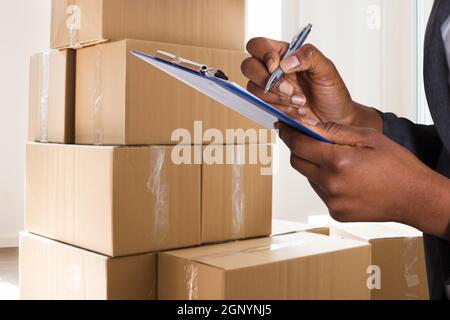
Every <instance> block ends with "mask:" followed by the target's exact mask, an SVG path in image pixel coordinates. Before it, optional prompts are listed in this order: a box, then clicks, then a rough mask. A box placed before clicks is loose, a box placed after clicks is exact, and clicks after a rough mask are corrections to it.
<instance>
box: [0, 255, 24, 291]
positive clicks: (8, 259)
mask: <svg viewBox="0 0 450 320" xmlns="http://www.w3.org/2000/svg"><path fill="white" fill-rule="evenodd" d="M18 271H19V250H18V249H17V248H15V249H0V300H15V299H18V298H19V274H18Z"/></svg>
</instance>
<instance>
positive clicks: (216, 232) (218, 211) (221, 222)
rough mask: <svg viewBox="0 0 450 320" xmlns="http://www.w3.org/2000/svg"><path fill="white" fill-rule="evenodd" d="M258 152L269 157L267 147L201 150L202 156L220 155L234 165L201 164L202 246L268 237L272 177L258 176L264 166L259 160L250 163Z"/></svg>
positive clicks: (227, 147) (270, 216) (242, 146)
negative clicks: (228, 158)
mask: <svg viewBox="0 0 450 320" xmlns="http://www.w3.org/2000/svg"><path fill="white" fill-rule="evenodd" d="M261 148H267V149H264V150H265V151H264V152H268V153H269V154H270V155H271V146H269V145H240V146H208V147H204V156H208V155H211V154H212V155H214V154H216V155H217V154H221V155H223V158H226V157H230V159H232V158H233V157H234V161H230V162H229V163H233V164H211V163H210V162H204V163H203V167H202V243H213V242H220V241H226V240H238V239H246V238H254V237H262V236H268V235H270V233H271V230H272V229H271V227H272V226H271V222H272V175H262V173H264V171H262V169H263V168H267V166H266V165H264V164H263V163H262V162H261V158H259V159H256V160H254V161H253V162H252V161H251V160H250V154H252V155H258V154H259V151H263V149H261ZM252 163H253V164H252ZM269 167H270V165H269ZM269 169H270V168H269Z"/></svg>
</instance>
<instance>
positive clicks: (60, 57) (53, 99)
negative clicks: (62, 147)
mask: <svg viewBox="0 0 450 320" xmlns="http://www.w3.org/2000/svg"><path fill="white" fill-rule="evenodd" d="M75 62H76V59H75V50H61V51H51V52H46V53H41V54H36V55H33V56H32V57H31V59H30V98H29V121H28V139H29V141H40V142H54V143H74V141H75Z"/></svg>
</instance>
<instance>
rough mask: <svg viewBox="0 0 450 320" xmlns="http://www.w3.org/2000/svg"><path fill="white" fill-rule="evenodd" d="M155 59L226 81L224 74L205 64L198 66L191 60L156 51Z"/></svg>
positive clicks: (198, 64)
mask: <svg viewBox="0 0 450 320" xmlns="http://www.w3.org/2000/svg"><path fill="white" fill-rule="evenodd" d="M155 57H156V58H158V59H160V60H163V61H166V62H169V63H172V64H176V65H178V66H180V67H182V68H185V69H188V70H191V71H194V72H198V73H201V74H203V75H207V76H210V77H216V78H219V79H222V80H228V77H227V76H226V74H225V73H224V72H223V71H221V70H218V69H214V68H209V67H208V66H207V65H205V64H200V63H197V62H194V61H191V60H187V59H184V58H181V57H178V56H177V55H174V54H172V53H169V52H165V51H161V50H158V51H157V52H156V54H155Z"/></svg>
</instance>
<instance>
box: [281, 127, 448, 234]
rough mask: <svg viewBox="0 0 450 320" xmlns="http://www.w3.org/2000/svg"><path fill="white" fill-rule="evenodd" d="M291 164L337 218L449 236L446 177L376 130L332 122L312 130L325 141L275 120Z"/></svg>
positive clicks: (344, 220) (343, 220) (342, 220)
mask: <svg viewBox="0 0 450 320" xmlns="http://www.w3.org/2000/svg"><path fill="white" fill-rule="evenodd" d="M278 126H279V129H280V137H281V139H282V140H283V141H284V142H285V143H286V144H287V146H288V147H289V148H290V150H291V152H292V158H291V162H292V166H293V167H294V168H295V169H296V170H297V171H299V172H300V173H301V174H303V175H304V176H306V177H307V178H308V179H309V181H310V183H311V185H312V186H313V188H314V190H315V191H316V192H317V194H318V195H319V196H320V198H321V199H322V200H323V201H324V202H325V204H326V205H327V206H328V208H329V210H330V214H331V216H332V217H333V218H335V219H336V220H338V221H341V222H386V221H395V222H400V223H405V224H409V225H412V226H414V227H416V228H419V229H421V230H422V231H424V232H428V233H430V234H435V235H437V236H439V237H448V236H449V226H450V217H449V216H450V215H449V213H448V208H449V205H450V200H449V199H448V198H449V197H448V195H449V194H450V186H449V182H448V181H449V180H448V179H447V178H445V177H443V176H441V175H439V174H437V173H436V172H434V171H432V170H431V169H429V168H428V167H427V166H425V165H424V164H423V163H422V162H420V161H419V160H418V159H417V158H416V157H415V156H414V155H413V154H412V153H410V152H409V151H408V150H407V149H405V148H403V147H401V146H400V145H398V144H396V143H394V142H393V141H391V140H389V139H388V138H386V137H385V136H383V135H382V134H381V133H379V132H377V131H376V130H374V129H362V128H356V127H349V126H344V125H338V124H334V123H327V124H322V123H321V124H319V125H317V126H315V127H314V128H312V127H311V129H312V130H314V131H315V132H317V133H319V134H321V135H322V136H324V137H325V138H327V139H329V140H330V141H332V142H334V143H335V144H326V143H323V142H320V141H318V140H315V139H313V138H310V137H308V136H305V135H303V134H301V133H299V132H298V131H296V130H294V129H292V128H291V127H289V126H287V125H284V124H279V125H278Z"/></svg>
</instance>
